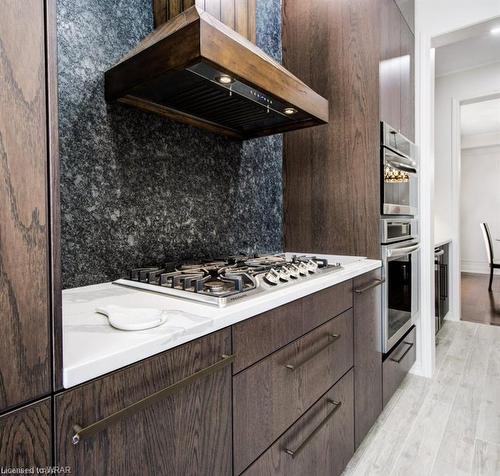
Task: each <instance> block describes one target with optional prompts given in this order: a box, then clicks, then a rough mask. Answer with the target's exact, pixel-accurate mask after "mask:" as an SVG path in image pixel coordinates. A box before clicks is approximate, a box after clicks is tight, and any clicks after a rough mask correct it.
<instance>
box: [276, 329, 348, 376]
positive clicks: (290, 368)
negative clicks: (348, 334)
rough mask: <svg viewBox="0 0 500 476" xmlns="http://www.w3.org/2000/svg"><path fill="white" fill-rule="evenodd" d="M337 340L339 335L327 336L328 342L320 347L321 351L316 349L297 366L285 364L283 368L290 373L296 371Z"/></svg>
mask: <svg viewBox="0 0 500 476" xmlns="http://www.w3.org/2000/svg"><path fill="white" fill-rule="evenodd" d="M338 339H340V334H328V340H329V342H328V344H326V345H324V346H323V347H321V349H318V350H317V351H316V352H314V353H313V354H311V355H310V356H309V357H307V358H305V359H304V360H302V361H301V362H299V363H298V364H286V365H285V367H286V368H287V369H288V370H292V371H294V370H297V369H298V368H300V367H302V366H303V365H304V364H306V363H307V362H309V361H310V360H311V359H312V358H314V357H316V356H317V355H318V354H320V353H321V352H323V351H324V350H325V349H327V348H328V347H330V346H331V345H332V344H333V343H334V342H335V341H336V340H338Z"/></svg>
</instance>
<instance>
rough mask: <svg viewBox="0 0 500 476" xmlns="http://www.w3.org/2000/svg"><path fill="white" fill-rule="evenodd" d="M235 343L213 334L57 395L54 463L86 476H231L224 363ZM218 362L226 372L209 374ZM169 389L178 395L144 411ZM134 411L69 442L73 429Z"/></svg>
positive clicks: (227, 377) (222, 334)
mask: <svg viewBox="0 0 500 476" xmlns="http://www.w3.org/2000/svg"><path fill="white" fill-rule="evenodd" d="M230 337H231V334H230V331H229V330H224V331H221V332H217V333H214V334H211V335H209V336H206V337H204V338H202V339H199V340H196V341H193V342H190V343H188V344H186V345H183V346H180V347H177V348H175V349H173V350H171V351H168V352H165V353H163V354H160V355H158V356H155V357H153V358H151V359H147V360H145V361H143V362H141V363H139V364H136V365H134V366H132V367H129V368H127V369H124V370H122V371H119V372H116V373H114V374H111V375H109V376H107V377H104V378H101V379H98V380H95V381H92V382H90V383H88V384H85V385H82V386H80V387H77V388H75V389H72V390H68V391H66V392H64V393H62V394H60V395H58V396H57V397H56V399H55V405H56V407H55V421H56V428H57V435H56V464H57V465H60V466H71V468H72V474H75V475H85V476H88V475H96V476H97V475H104V474H105V475H110V476H111V475H120V476H121V475H124V474H134V475H135V474H141V475H155V476H156V475H171V474H186V475H187V474H193V475H194V474H196V475H207V476H209V475H213V474H217V475H227V476H230V475H231V474H232V455H231V441H232V438H231V426H232V420H231V379H232V373H231V369H230V365H227V362H229V361H230V359H228V358H227V357H222V355H223V354H230V351H231V344H230V342H231V340H230ZM221 357H222V358H221ZM217 362H223V365H222V366H220V367H217V368H216V371H213V372H208V373H207V369H208V368H210V366H213V364H214V363H217ZM203 370H205V372H203V373H202V374H197V372H200V371H203ZM212 370H213V367H212ZM193 374H196V375H197V378H195V379H194V380H189V383H188V384H186V385H176V384H180V383H181V382H182V380H183V379H186V378H188V377H191V376H193ZM171 386H174V387H171ZM167 388H173V390H175V391H172V392H171V393H169V394H168V395H165V396H162V398H160V399H158V400H155V402H154V403H152V404H150V405H147V406H145V407H141V401H142V399H145V398H147V397H150V396H152V395H153V394H155V392H159V391H161V390H165V389H167ZM137 404H139V407H138V406H137ZM131 408H135V409H136V411H132V412H130V413H127V414H124V415H120V418H119V419H118V420H116V421H113V422H111V423H109V424H106V425H105V426H104V427H103V428H99V429H98V430H97V431H96V432H94V433H92V432H91V433H90V434H86V435H83V434H82V436H81V439H80V441H79V442H78V443H77V444H73V443H72V438H73V436H74V435H75V431H76V430H75V428H74V425H78V426H80V427H83V428H84V431H85V429H87V430H88V429H89V428H91V425H93V424H94V423H100V422H101V423H102V421H103V419H105V418H106V417H109V416H111V415H112V414H113V413H115V412H119V411H122V410H129V411H130V409H131ZM104 421H106V420H104Z"/></svg>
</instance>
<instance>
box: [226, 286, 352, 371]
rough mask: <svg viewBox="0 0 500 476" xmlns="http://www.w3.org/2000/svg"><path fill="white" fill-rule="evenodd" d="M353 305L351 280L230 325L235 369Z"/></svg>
mask: <svg viewBox="0 0 500 476" xmlns="http://www.w3.org/2000/svg"><path fill="white" fill-rule="evenodd" d="M350 307H352V281H351V280H349V281H346V282H344V283H340V284H338V285H336V286H333V287H331V288H327V289H324V290H322V291H319V292H317V293H314V294H311V295H310V296H306V297H304V298H302V299H298V300H296V301H293V302H291V303H289V304H285V305H284V306H280V307H278V308H276V309H273V310H272V311H269V312H265V313H263V314H260V315H259V316H256V317H253V318H252V319H248V320H246V321H243V322H241V323H239V324H236V325H235V326H233V348H234V352H235V354H236V358H235V361H234V365H233V371H234V373H237V372H240V371H241V370H243V369H245V368H246V367H248V366H249V365H251V364H253V363H255V362H257V361H258V360H260V359H262V358H263V357H265V356H266V355H269V354H271V353H272V352H274V351H275V350H277V349H279V348H281V347H283V346H285V345H287V344H288V343H289V342H291V341H293V340H295V339H297V338H299V337H300V336H303V335H304V334H306V333H307V332H309V331H310V330H312V329H314V328H315V327H318V326H319V325H321V324H323V323H324V322H326V321H328V320H330V319H331V318H332V317H335V316H337V315H338V314H340V313H341V312H343V311H345V310H347V309H349V308H350Z"/></svg>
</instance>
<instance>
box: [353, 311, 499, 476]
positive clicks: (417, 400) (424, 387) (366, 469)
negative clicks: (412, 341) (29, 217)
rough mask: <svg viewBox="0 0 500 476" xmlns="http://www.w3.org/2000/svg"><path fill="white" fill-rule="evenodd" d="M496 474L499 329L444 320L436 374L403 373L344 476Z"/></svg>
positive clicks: (497, 460)
mask: <svg viewBox="0 0 500 476" xmlns="http://www.w3.org/2000/svg"><path fill="white" fill-rule="evenodd" d="M361 475H365V476H375V475H384V476H387V475H398V476H399V475H401V476H413V475H415V476H424V475H432V476H460V475H477V476H479V475H481V476H486V475H488V476H497V475H500V327H495V326H491V325H483V324H478V323H472V322H464V321H461V322H453V321H446V322H445V326H444V327H443V329H442V330H441V332H440V333H439V343H438V346H437V348H436V373H435V376H434V378H432V379H426V378H423V377H417V376H415V375H408V376H407V378H406V379H405V380H404V382H403V384H402V385H401V387H400V388H399V389H398V390H397V392H396V393H395V395H394V397H393V398H392V399H391V400H390V401H389V403H388V404H387V406H386V408H385V409H384V411H383V412H382V414H381V415H380V417H379V418H378V420H377V422H376V423H375V425H374V427H373V428H372V429H371V431H370V433H368V435H367V436H366V438H365V440H364V441H363V443H362V444H361V446H360V447H359V449H358V451H357V452H356V454H355V455H354V456H353V458H352V460H351V462H350V463H349V465H348V467H347V468H346V470H345V472H344V476H361Z"/></svg>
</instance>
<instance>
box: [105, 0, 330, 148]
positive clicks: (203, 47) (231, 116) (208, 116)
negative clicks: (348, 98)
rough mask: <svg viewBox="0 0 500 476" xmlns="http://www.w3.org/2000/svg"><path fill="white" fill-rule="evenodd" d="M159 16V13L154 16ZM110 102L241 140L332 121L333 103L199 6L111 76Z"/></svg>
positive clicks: (143, 46) (154, 34)
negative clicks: (330, 110)
mask: <svg viewBox="0 0 500 476" xmlns="http://www.w3.org/2000/svg"><path fill="white" fill-rule="evenodd" d="M155 13H156V12H155ZM105 91H106V100H107V101H109V102H114V101H118V102H120V103H125V104H128V105H131V106H135V107H137V108H140V109H143V110H146V111H150V112H153V113H156V114H160V115H162V116H165V117H168V118H170V119H173V120H175V121H179V122H183V123H187V124H191V125H194V126H197V127H201V128H204V129H208V130H210V131H212V132H216V133H220V134H223V135H226V136H229V137H232V138H236V139H248V138H252V137H259V136H266V135H271V134H275V133H279V132H286V131H292V130H295V129H302V128H305V127H310V126H316V125H320V124H325V123H327V122H328V101H327V100H326V99H325V98H323V97H321V96H320V95H319V94H317V93H316V92H314V91H313V90H312V89H311V88H309V87H308V86H307V85H305V84H304V83H303V82H302V81H300V80H299V79H298V78H296V77H295V76H294V75H292V74H291V73H290V72H289V71H287V70H286V69H285V68H283V66H281V65H280V64H279V63H277V62H276V61H274V60H273V59H272V58H270V57H269V56H268V55H266V54H265V53H264V52H263V51H262V50H260V49H259V48H258V47H257V46H255V45H254V44H253V43H252V42H250V41H249V40H247V39H246V38H244V37H243V36H242V35H240V34H238V33H237V32H236V31H234V30H232V29H231V28H229V27H228V26H226V25H225V24H224V23H222V22H221V21H219V20H217V19H216V18H215V17H214V16H212V15H210V14H209V13H207V12H206V11H205V10H202V9H201V8H199V7H198V6H192V7H190V8H188V9H187V10H185V11H184V12H182V13H180V14H178V15H176V16H175V17H173V18H172V19H170V20H169V21H167V22H166V23H164V24H162V25H160V26H159V27H158V28H156V30H154V31H153V32H152V33H151V34H150V35H149V36H147V37H146V38H145V39H144V40H143V41H142V42H141V43H139V45H138V46H137V48H135V49H134V50H132V51H131V52H130V53H129V54H127V55H126V56H125V57H124V58H122V60H121V61H120V62H119V63H118V64H116V65H115V66H114V67H113V68H111V69H110V70H108V71H107V72H106V74H105Z"/></svg>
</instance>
